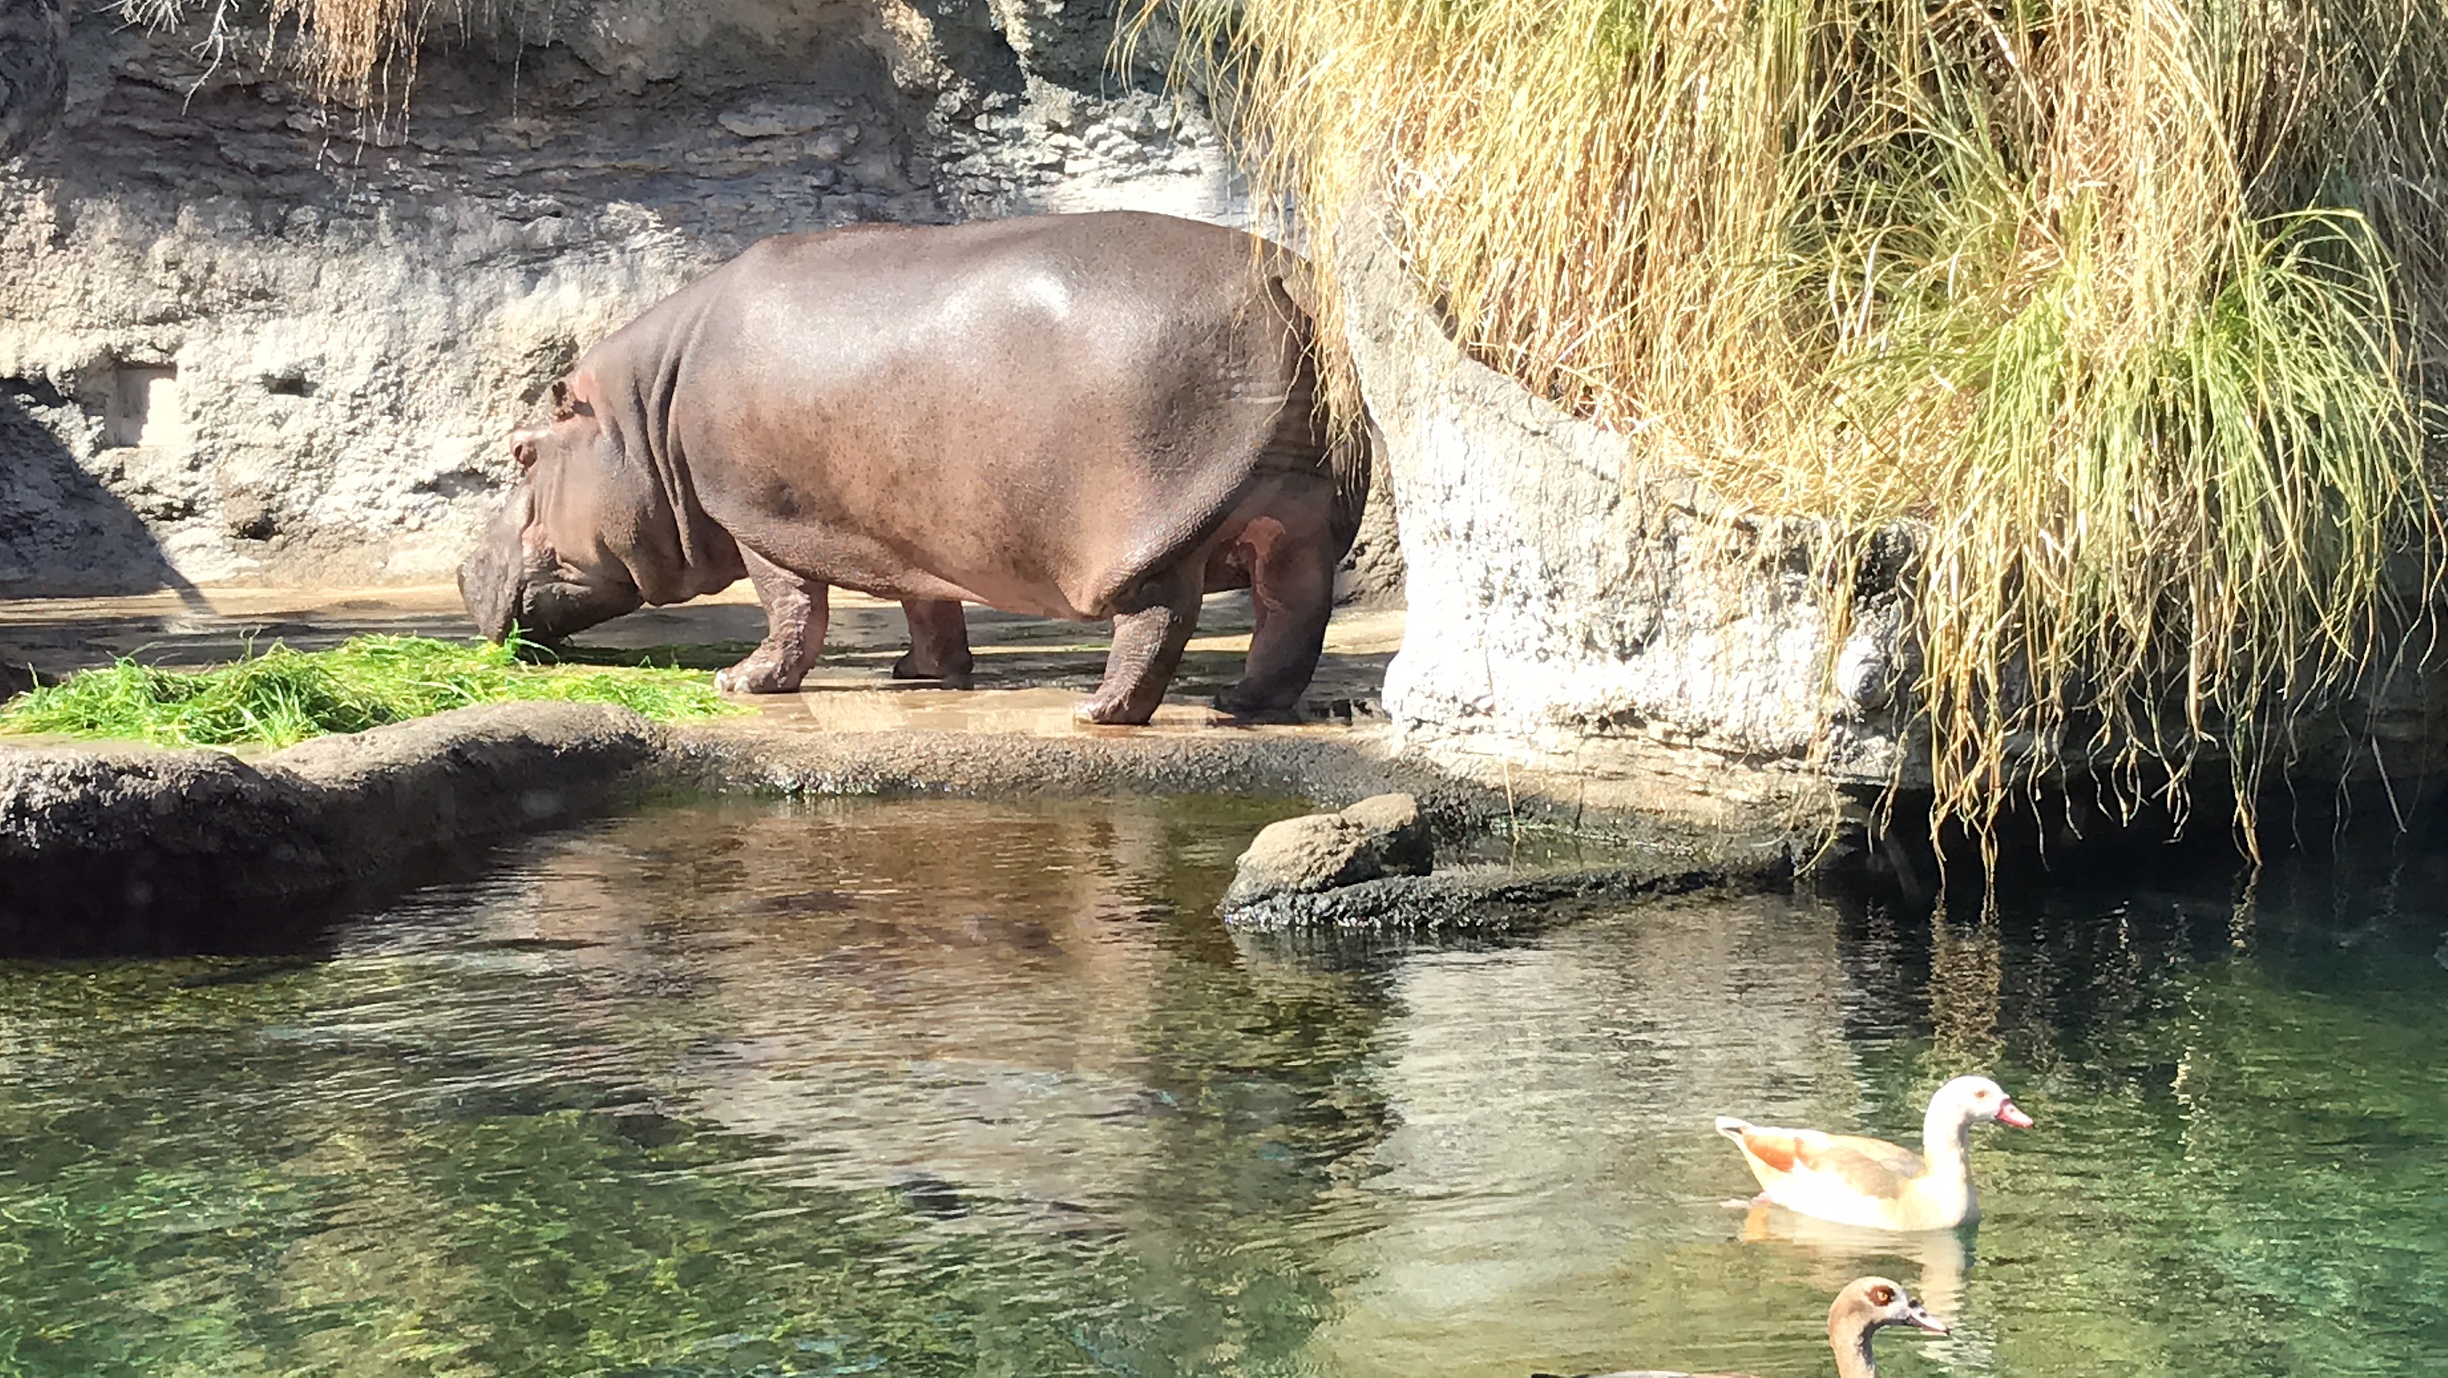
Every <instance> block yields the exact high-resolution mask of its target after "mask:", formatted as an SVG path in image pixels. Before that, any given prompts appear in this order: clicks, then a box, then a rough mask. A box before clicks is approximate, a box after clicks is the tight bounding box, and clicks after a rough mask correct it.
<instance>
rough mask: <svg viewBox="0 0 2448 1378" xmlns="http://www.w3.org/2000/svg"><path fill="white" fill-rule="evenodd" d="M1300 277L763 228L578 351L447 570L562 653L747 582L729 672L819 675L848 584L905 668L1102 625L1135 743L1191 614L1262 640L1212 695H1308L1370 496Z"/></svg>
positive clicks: (730, 684) (736, 681)
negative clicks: (486, 523) (839, 590)
mask: <svg viewBox="0 0 2448 1378" xmlns="http://www.w3.org/2000/svg"><path fill="white" fill-rule="evenodd" d="M1305 271H1306V265H1304V264H1303V263H1302V262H1301V261H1300V259H1299V258H1298V257H1297V256H1295V255H1294V254H1292V253H1291V252H1289V251H1288V250H1285V249H1283V248H1281V247H1279V246H1277V245H1274V244H1271V243H1269V242H1267V241H1264V240H1261V239H1259V238H1256V237H1254V236H1251V235H1248V234H1245V233H1243V232H1241V231H1238V230H1232V229H1226V228H1223V227H1220V226H1215V225H1208V224H1203V223H1200V222H1197V221H1191V220H1182V219H1177V218H1175V217H1171V216H1163V215H1151V214H1140V213H1132V212H1105V213H1099V214H1089V215H1049V216H1037V217H1027V218H1018V219H1011V220H1000V221H979V222H972V223H968V224H962V225H952V226H924V227H922V226H860V227H852V228H846V229H839V230H831V231H825V232H820V233H813V234H792V235H782V236H778V237H776V238H772V239H767V240H763V241H761V242H759V243H757V244H755V245H753V246H751V247H750V248H749V249H748V250H747V252H745V253H743V254H741V255H740V256H739V257H737V258H735V259H732V260H731V261H730V262H728V263H726V264H724V265H722V266H721V267H719V268H716V269H715V270H713V271H712V272H710V273H708V274H706V275H705V276H704V277H702V278H700V279H698V280H697V281H696V282H694V283H692V284H690V285H689V286H687V287H685V288H682V289H681V290H680V291H679V292H676V293H674V294H673V295H672V296H670V297H668V298H666V299H664V300H663V301H662V302H660V303H659V304H657V305H655V306H654V307H652V308H651V309H649V310H648V311H647V312H646V313H645V314H643V315H641V316H639V317H638V318H637V319H635V320H633V321H631V322H630V323H629V324H627V325H625V326H623V327H621V328H620V329H619V330H617V331H615V332H613V334H611V335H610V336H609V337H607V338H606V339H604V340H603V341H602V342H601V343H599V344H597V345H596V346H594V347H593V348H592V349H590V350H588V351H587V352H586V354H585V355H584V356H583V357H581V358H580V359H579V360H578V363H577V365H576V367H574V368H572V369H571V370H570V371H569V372H568V373H567V374H566V375H564V376H563V377H562V378H561V379H560V380H559V381H557V382H556V383H554V384H553V385H552V388H551V417H550V419H549V420H548V421H546V422H544V423H543V424H540V425H537V426H535V427H533V428H530V429H524V430H520V431H518V432H516V433H514V434H513V435H512V436H511V438H510V450H511V453H512V455H513V456H514V457H515V458H516V459H517V462H518V465H519V468H520V470H521V478H520V480H519V481H518V482H517V483H516V485H515V486H514V488H513V489H512V491H511V493H510V494H509V497H508V501H507V502H506V503H505V504H504V506H503V508H502V511H501V513H500V515H499V516H498V517H497V518H496V519H495V521H494V523H493V525H492V527H491V528H490V529H489V530H488V532H487V533H486V535H485V536H484V537H483V539H482V540H481V542H480V543H479V544H478V546H477V547H476V549H475V551H474V552H473V553H472V554H470V555H469V556H468V557H467V560H466V563H465V564H463V565H462V566H461V568H460V571H459V588H460V593H461V595H462V596H463V597H464V598H465V599H466V601H467V606H468V611H469V612H470V613H471V614H473V615H474V617H475V619H476V622H477V625H478V626H479V627H480V628H482V629H483V631H484V634H485V635H486V636H488V637H491V638H493V639H494V640H497V641H498V640H501V639H502V638H503V637H504V636H505V635H506V634H507V633H508V632H509V631H510V630H511V628H512V627H513V625H515V626H516V627H517V628H518V630H519V631H520V633H521V634H522V635H527V636H534V637H539V638H543V639H547V640H549V639H554V638H559V637H563V636H567V635H569V634H570V633H573V632H576V631H579V630H582V629H584V628H586V627H590V626H593V625H595V624H597V623H600V622H603V621H605V620H607V619H609V618H613V617H618V616H620V615H621V614H623V613H626V612H630V611H632V610H634V609H636V608H637V607H638V606H639V605H640V604H643V603H653V604H665V603H677V602H681V601H684V600H686V599H689V598H693V597H696V596H698V595H701V594H706V593H713V592H716V591H718V590H720V589H723V588H725V587H727V586H729V585H730V584H731V583H733V582H734V581H736V580H738V579H739V578H740V577H741V576H742V575H745V576H746V577H747V578H748V579H749V580H750V581H751V582H752V583H753V584H754V586H755V588H756V592H757V598H758V601H759V602H761V603H762V604H763V605H764V609H765V613H766V619H767V624H768V629H769V630H768V632H767V635H766V637H765V640H764V642H763V643H762V644H761V645H759V646H758V647H757V648H756V650H755V651H754V652H753V653H751V654H750V655H749V656H748V658H747V659H745V660H742V661H741V662H739V663H738V664H737V665H734V666H731V667H730V668H729V669H726V670H723V671H722V672H720V674H718V675H717V676H716V683H717V685H718V686H719V687H721V688H722V689H724V690H725V691H728V692H735V693H750V694H756V693H779V692H787V691H790V690H794V689H796V688H798V687H799V683H800V680H801V677H802V676H804V675H805V674H806V673H807V672H808V670H809V669H810V668H811V667H812V666H813V665H814V664H815V663H816V660H817V656H818V654H819V653H820V651H821V650H822V648H823V645H824V634H825V623H826V592H827V590H828V589H829V588H830V587H832V586H834V585H840V586H842V587H844V588H851V589H857V590H860V591H862V592H866V593H871V594H876V595H878V596H881V597H885V598H894V599H899V600H900V601H901V606H902V609H903V611H904V612H905V613H906V614H907V616H908V619H909V628H910V649H909V653H908V654H907V655H904V656H903V657H901V660H900V663H899V664H897V665H896V666H894V668H893V673H894V675H896V676H897V677H901V678H917V679H939V680H941V681H943V682H944V683H945V684H947V685H950V686H954V687H966V686H967V685H968V683H969V681H970V673H971V668H972V660H971V656H970V652H969V640H968V627H967V622H966V620H965V617H964V614H963V611H962V605H963V604H964V603H982V604H985V605H987V606H989V607H994V608H1001V609H1003V610H1005V611H1009V612H1017V613H1030V614H1036V615H1039V616H1045V617H1056V618H1068V619H1073V620H1080V621H1088V620H1096V619H1102V618H1107V617H1110V618H1112V619H1113V650H1112V653H1111V655H1110V656H1109V657H1108V659H1107V661H1106V665H1105V675H1104V680H1103V682H1102V683H1101V684H1100V685H1099V686H1098V687H1097V689H1096V692H1095V693H1094V694H1093V695H1091V696H1090V697H1089V698H1088V699H1087V700H1085V701H1084V702H1083V703H1081V704H1080V705H1079V708H1078V710H1077V712H1078V716H1079V717H1080V718H1082V719H1084V720H1086V721H1090V722H1098V723H1144V722H1146V721H1147V720H1148V718H1149V716H1150V715H1152V714H1153V713H1154V712H1155V710H1156V707H1157V705H1158V703H1159V702H1161V701H1162V699H1163V698H1164V694H1165V689H1166V687H1167V685H1168V684H1169V683H1170V682H1171V680H1172V676H1173V671H1174V668H1175V666H1176V664H1177V663H1178V662H1179V660H1180V658H1181V653H1182V647H1183V645H1184V644H1185V643H1186V642H1187V641H1188V640H1189V639H1190V636H1191V633H1192V632H1193V631H1194V630H1195V629H1196V627H1197V625H1198V616H1199V604H1200V599H1201V597H1202V595H1204V594H1207V593H1210V592H1214V591H1217V590H1222V589H1232V588H1248V589H1250V590H1251V592H1252V596H1253V601H1254V603H1255V605H1256V629H1255V632H1254V634H1253V635H1252V637H1251V640H1250V649H1249V658H1248V661H1247V663H1246V665H1245V666H1244V669H1243V673H1242V676H1241V679H1240V681H1239V683H1237V684H1235V685H1234V686H1233V687H1232V688H1231V689H1230V690H1228V691H1227V692H1225V693H1224V694H1222V695H1221V696H1219V698H1218V700H1217V703H1218V705H1219V706H1220V707H1223V708H1225V709H1227V710H1230V711H1234V712H1238V713H1261V712H1267V711H1270V710H1280V709H1284V708H1288V707H1290V706H1291V705H1293V704H1294V703H1296V702H1298V700H1299V698H1300V695H1301V694H1302V692H1303V691H1304V690H1306V689H1307V688H1308V685H1309V679H1310V676H1311V674H1312V673H1313V672H1314V671H1315V670H1316V668H1317V660H1318V654H1319V651H1320V649H1321V648H1322V646H1323V644H1324V641H1325V634H1326V620H1327V615H1328V612H1329V611H1330V609H1331V607H1332V604H1333V594H1334V575H1335V568H1336V566H1337V564H1338V563H1339V562H1340V561H1341V559H1342V557H1343V555H1344V553H1345V552H1346V551H1347V550H1348V549H1349V548H1350V546H1351V543H1352V538H1353V535H1354V533H1355V532H1356V531H1357V529H1358V525H1359V517H1360V510H1361V506H1362V503H1363V502H1364V500H1365V499H1366V497H1367V491H1368V472H1369V469H1368V462H1367V454H1366V444H1367V442H1366V438H1365V437H1366V434H1367V429H1366V427H1365V426H1364V425H1354V424H1350V423H1348V422H1345V423H1342V424H1338V423H1337V421H1336V419H1335V418H1332V417H1330V416H1329V415H1328V414H1327V409H1326V407H1325V406H1324V405H1323V402H1322V399H1321V394H1320V389H1319V385H1318V373H1317V364H1316V360H1315V358H1314V357H1313V353H1312V348H1311V344H1312V325H1311V319H1310V315H1309V313H1308V312H1307V311H1306V310H1304V309H1303V306H1302V305H1301V303H1302V302H1304V301H1306V300H1308V298H1307V295H1306V292H1307V288H1306V286H1305V284H1306V282H1307V279H1306V278H1305V276H1303V274H1304V273H1305Z"/></svg>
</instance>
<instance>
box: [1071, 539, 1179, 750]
mask: <svg viewBox="0 0 2448 1378" xmlns="http://www.w3.org/2000/svg"><path fill="white" fill-rule="evenodd" d="M1204 574H1205V571H1204V569H1202V568H1201V567H1200V566H1199V565H1198V564H1197V563H1196V562H1195V561H1188V562H1185V563H1184V564H1183V565H1182V566H1181V567H1178V568H1175V569H1172V570H1169V571H1167V572H1165V573H1162V574H1158V575H1155V576H1153V577H1151V578H1150V579H1148V581H1147V582H1146V583H1144V584H1142V585H1140V586H1139V588H1138V590H1137V591H1136V594H1135V596H1134V597H1133V598H1132V599H1131V601H1130V602H1129V604H1128V605H1127V606H1125V607H1123V608H1122V609H1120V610H1119V611H1117V612H1116V613H1115V614H1114V630H1113V652H1112V653H1111V654H1110V655H1108V656H1106V657H1105V681H1104V683H1102V684H1099V685H1098V686H1097V691H1096V692H1095V693H1094V694H1091V695H1089V696H1088V697H1087V698H1086V699H1085V700H1083V701H1082V702H1081V703H1080V706H1079V707H1078V708H1075V709H1073V710H1072V716H1073V717H1076V718H1078V719H1079V720H1080V721H1081V722H1092V723H1129V724H1133V725H1136V724H1139V723H1144V722H1146V721H1147V720H1148V719H1149V718H1152V717H1154V716H1156V705H1158V704H1160V703H1162V702H1164V696H1165V689H1166V688H1167V686H1169V685H1171V684H1172V683H1173V670H1174V668H1175V667H1176V666H1178V665H1180V664H1181V656H1182V647H1184V646H1187V645H1189V644H1190V634H1191V633H1192V632H1194V631H1197V630H1198V615H1199V597H1200V593H1201V590H1202V588H1203V586H1204V584H1205V579H1204V577H1203V576H1204Z"/></svg>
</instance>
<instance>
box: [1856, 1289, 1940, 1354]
mask: <svg viewBox="0 0 2448 1378" xmlns="http://www.w3.org/2000/svg"><path fill="white" fill-rule="evenodd" d="M1891 1325H1907V1326H1911V1327H1912V1328H1913V1329H1915V1330H1926V1331H1928V1332H1929V1333H1931V1334H1932V1335H1944V1334H1946V1333H1947V1328H1946V1325H1945V1324H1944V1323H1943V1322H1941V1321H1940V1320H1939V1319H1938V1318H1937V1317H1935V1316H1932V1315H1931V1314H1930V1313H1929V1312H1927V1311H1924V1310H1922V1309H1921V1303H1919V1302H1917V1301H1914V1300H1913V1299H1912V1294H1911V1293H1910V1292H1907V1291H1905V1290H1904V1286H1903V1284H1902V1283H1897V1282H1890V1281H1888V1280H1887V1279H1885V1278H1855V1279H1853V1280H1852V1281H1851V1282H1849V1283H1846V1284H1845V1289H1844V1290H1843V1291H1841V1292H1839V1293H1837V1294H1836V1302H1835V1304H1834V1305H1832V1306H1830V1307H1829V1308H1828V1338H1829V1339H1831V1340H1836V1341H1839V1342H1842V1341H1845V1340H1850V1339H1856V1338H1858V1337H1862V1336H1867V1335H1868V1334H1869V1333H1870V1332H1871V1331H1873V1330H1881V1329H1884V1328H1886V1327H1888V1326H1891Z"/></svg>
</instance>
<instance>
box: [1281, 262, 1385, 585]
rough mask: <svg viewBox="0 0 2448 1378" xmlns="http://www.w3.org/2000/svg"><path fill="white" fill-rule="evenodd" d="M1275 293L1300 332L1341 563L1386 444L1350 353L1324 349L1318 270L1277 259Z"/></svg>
mask: <svg viewBox="0 0 2448 1378" xmlns="http://www.w3.org/2000/svg"><path fill="white" fill-rule="evenodd" d="M1275 268H1276V271H1275V272H1274V274H1273V277H1274V282H1275V289H1276V290H1277V291H1278V292H1280V293H1282V294H1283V300H1284V302H1285V304H1286V305H1288V306H1290V307H1291V309H1292V317H1293V320H1294V323H1295V326H1296V328H1297V329H1298V331H1299V332H1300V339H1301V354H1302V365H1303V366H1302V369H1301V372H1302V374H1303V377H1302V379H1301V382H1302V384H1303V391H1305V392H1306V393H1307V395H1308V399H1309V405H1310V407H1311V408H1312V409H1313V410H1314V411H1315V413H1316V425H1317V433H1318V434H1319V435H1320V436H1321V437H1322V439H1323V442H1324V445H1325V460H1326V467H1327V471H1328V472H1329V473H1330V474H1332V475H1333V476H1334V510H1333V512H1332V514H1331V516H1330V518H1329V529H1330V530H1331V531H1332V532H1333V535H1334V541H1335V554H1336V558H1338V559H1340V558H1341V557H1342V555H1343V553H1344V552H1345V551H1348V550H1350V549H1351V545H1352V542H1353V540H1354V539H1356V538H1357V537H1358V536H1359V534H1360V517H1361V513H1362V512H1363V511H1365V510H1366V509H1367V507H1368V497H1369V481H1370V479H1371V477H1372V476H1373V475H1374V473H1375V463H1376V461H1375V455H1376V451H1377V448H1378V446H1379V444H1380V443H1381V442H1380V440H1379V437H1378V434H1377V425H1376V423H1375V422H1374V421H1372V420H1371V419H1370V418H1369V414H1368V408H1367V407H1366V406H1365V405H1364V404H1363V403H1362V401H1361V397H1360V378H1359V375H1358V373H1356V372H1355V371H1354V370H1353V368H1352V362H1351V358H1350V355H1349V354H1348V352H1347V351H1344V350H1341V349H1335V348H1332V347H1329V346H1323V345H1321V343H1320V341H1319V338H1318V334H1319V325H1318V308H1319V305H1320V302H1319V297H1318V285H1317V283H1316V281H1315V280H1314V279H1312V277H1311V276H1310V275H1311V274H1312V273H1313V272H1315V271H1316V270H1315V269H1314V268H1313V267H1312V266H1311V265H1310V264H1309V263H1307V262H1306V261H1304V260H1302V259H1300V258H1299V257H1298V256H1296V255H1292V254H1289V253H1286V254H1283V255H1282V256H1281V257H1280V258H1278V259H1277V260H1276V265H1275Z"/></svg>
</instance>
